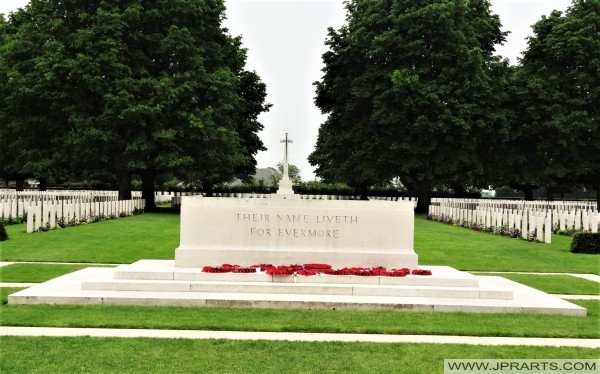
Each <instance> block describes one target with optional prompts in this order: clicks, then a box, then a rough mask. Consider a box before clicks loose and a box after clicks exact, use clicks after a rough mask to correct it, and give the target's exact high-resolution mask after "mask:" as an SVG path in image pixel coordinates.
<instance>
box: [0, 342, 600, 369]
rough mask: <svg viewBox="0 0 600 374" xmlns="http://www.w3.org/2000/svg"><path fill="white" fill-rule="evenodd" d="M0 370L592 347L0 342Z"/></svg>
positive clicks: (277, 363)
mask: <svg viewBox="0 0 600 374" xmlns="http://www.w3.org/2000/svg"><path fill="white" fill-rule="evenodd" d="M2 345H3V347H2V356H3V359H2V360H1V361H0V362H1V363H0V371H1V372H11V373H12V372H19V373H20V372H45V373H47V372H52V373H73V372H102V373H109V372H110V373H121V372H127V373H147V372H152V373H187V372H190V373H191V372H198V373H286V372H288V373H291V372H293V373H390V372H398V373H400V372H401V373H442V372H443V370H444V359H458V358H471V359H473V358H482V359H483V358H495V359H517V358H518V359H527V358H529V359H535V358H539V357H543V358H544V359H566V358H570V359H572V358H578V359H584V358H587V359H596V358H597V357H598V354H599V351H600V350H598V349H585V348H572V347H561V348H552V347H528V346H512V347H509V346H466V345H456V344H444V345H441V344H380V343H343V342H289V341H253V340H250V341H236V340H221V339H219V340H190V339H163V340H160V341H157V340H156V339H143V338H135V339H115V338H91V337H77V338H57V337H3V338H2Z"/></svg>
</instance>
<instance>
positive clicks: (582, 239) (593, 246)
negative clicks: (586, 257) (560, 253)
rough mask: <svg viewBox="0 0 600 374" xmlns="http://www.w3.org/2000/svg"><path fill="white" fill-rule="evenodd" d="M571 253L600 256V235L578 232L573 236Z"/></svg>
mask: <svg viewBox="0 0 600 374" xmlns="http://www.w3.org/2000/svg"><path fill="white" fill-rule="evenodd" d="M571 252H572V253H590V254H596V255H597V254H600V233H598V232H593V233H592V232H587V231H585V232H578V233H577V234H575V235H574V236H573V241H572V242H571Z"/></svg>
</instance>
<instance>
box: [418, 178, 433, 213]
mask: <svg viewBox="0 0 600 374" xmlns="http://www.w3.org/2000/svg"><path fill="white" fill-rule="evenodd" d="M417 197H418V199H419V200H418V201H417V208H416V209H415V213H427V212H428V211H429V204H430V203H431V181H428V180H426V181H421V182H420V183H419V186H418V191H417Z"/></svg>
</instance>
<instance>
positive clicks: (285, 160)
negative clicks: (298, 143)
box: [281, 132, 294, 179]
mask: <svg viewBox="0 0 600 374" xmlns="http://www.w3.org/2000/svg"><path fill="white" fill-rule="evenodd" d="M293 142H294V141H293V140H292V139H288V133H287V132H286V133H285V139H281V143H285V151H284V153H283V179H289V178H290V176H289V174H288V143H293Z"/></svg>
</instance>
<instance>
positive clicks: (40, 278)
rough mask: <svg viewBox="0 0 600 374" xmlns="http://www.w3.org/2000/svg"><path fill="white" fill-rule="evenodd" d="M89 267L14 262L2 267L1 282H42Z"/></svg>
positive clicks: (0, 269) (0, 270)
mask: <svg viewBox="0 0 600 374" xmlns="http://www.w3.org/2000/svg"><path fill="white" fill-rule="evenodd" d="M87 267H89V265H71V264H12V265H7V266H2V267H0V282H21V283H41V282H45V281H48V280H50V279H53V278H56V277H60V276H61V275H65V274H68V273H72V272H74V271H77V270H81V269H85V268H87ZM101 267H102V266H101Z"/></svg>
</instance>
